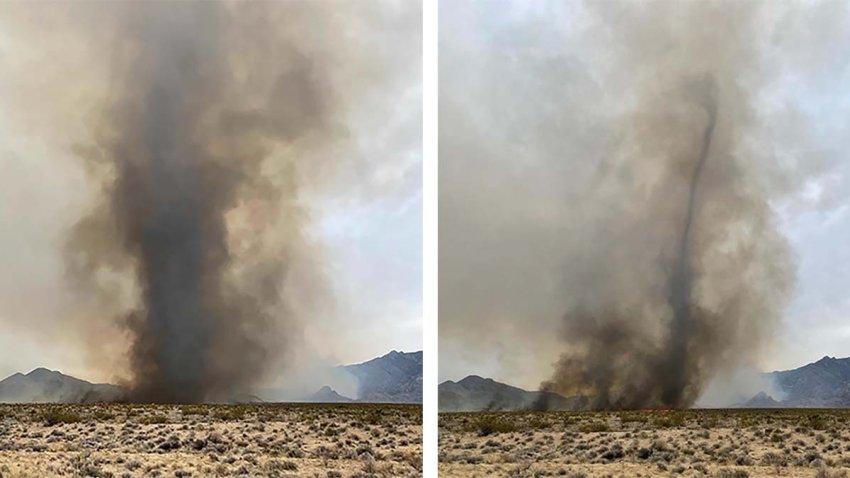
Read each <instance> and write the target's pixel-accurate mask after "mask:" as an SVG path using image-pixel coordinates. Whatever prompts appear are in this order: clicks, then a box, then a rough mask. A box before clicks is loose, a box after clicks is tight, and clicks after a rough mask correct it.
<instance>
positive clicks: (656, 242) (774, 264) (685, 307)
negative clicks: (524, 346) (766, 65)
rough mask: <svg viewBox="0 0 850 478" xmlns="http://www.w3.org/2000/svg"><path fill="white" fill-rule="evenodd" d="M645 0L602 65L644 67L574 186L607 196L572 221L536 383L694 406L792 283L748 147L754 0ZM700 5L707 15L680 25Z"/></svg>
mask: <svg viewBox="0 0 850 478" xmlns="http://www.w3.org/2000/svg"><path fill="white" fill-rule="evenodd" d="M621 6H623V5H621ZM645 6H646V8H645V9H643V8H632V7H631V6H627V7H623V9H622V11H621V12H619V13H620V14H621V15H622V16H620V17H618V18H619V19H620V21H622V22H623V23H624V24H626V25H627V27H626V28H625V30H624V31H625V33H624V34H623V37H622V38H620V40H621V41H622V43H618V44H617V50H618V51H617V54H616V58H617V62H618V63H617V64H615V65H614V66H613V70H614V71H617V72H622V73H625V72H627V71H634V70H633V69H632V65H635V64H636V63H638V62H639V63H642V65H641V67H640V68H643V66H646V67H647V68H652V69H654V71H653V72H652V74H647V70H641V71H643V72H644V75H635V76H634V77H632V79H633V81H634V82H635V89H634V90H633V91H634V92H635V96H634V98H633V99H630V101H629V103H628V106H627V107H626V108H624V109H623V111H622V112H621V113H620V114H619V118H617V119H616V120H614V121H615V124H616V127H617V128H619V140H618V142H617V143H616V144H615V145H614V147H613V148H612V150H611V151H610V152H608V153H607V154H608V155H609V156H608V157H607V158H605V159H603V160H602V162H601V164H600V167H599V168H598V169H597V171H596V173H595V179H594V181H595V183H594V186H595V191H592V192H590V193H589V197H586V198H585V200H586V201H588V202H590V203H594V202H595V203H597V204H607V205H608V206H607V207H599V208H593V207H587V208H586V209H585V211H584V214H582V215H581V216H580V217H581V221H577V222H576V223H575V224H573V227H575V228H581V229H585V228H591V229H593V230H595V231H598V234H594V235H592V236H591V237H592V238H594V239H593V240H592V241H589V242H585V243H583V244H579V245H578V247H579V248H580V250H581V255H578V256H576V257H575V258H574V261H573V262H570V263H568V264H567V267H568V268H569V269H570V271H569V272H568V274H572V273H573V272H572V271H575V274H580V273H581V274H585V275H584V277H583V278H582V279H581V281H579V279H578V278H576V280H575V281H573V280H567V282H568V283H569V284H570V286H571V288H570V289H569V290H567V291H565V293H566V295H567V296H568V300H567V311H566V313H565V315H564V318H563V340H564V352H563V353H562V355H561V357H560V359H559V361H558V363H557V364H556V368H555V372H554V374H553V375H552V376H551V378H550V379H549V380H547V381H545V382H544V383H543V384H542V388H544V389H546V390H550V391H555V392H559V393H562V394H567V395H571V394H583V395H587V396H589V397H591V403H592V406H593V407H595V408H644V407H665V408H681V407H688V406H690V405H692V404H693V403H694V401H695V400H696V399H697V398H698V397H699V393H700V392H701V390H702V389H703V388H704V386H705V384H706V382H707V380H709V379H710V378H712V377H713V376H714V375H715V374H716V373H717V371H718V370H720V369H721V368H723V367H726V366H730V365H734V364H735V363H738V362H740V361H742V360H744V359H746V358H747V357H748V356H749V354H753V353H756V351H757V350H758V349H759V347H760V346H761V345H762V344H763V343H764V342H765V340H766V339H768V338H769V336H770V332H771V330H772V329H773V328H774V327H775V326H776V325H777V324H778V322H779V318H780V313H781V310H782V307H783V306H784V304H785V302H786V300H787V298H788V294H789V291H790V284H791V283H792V282H793V268H792V267H791V263H790V258H789V252H788V248H787V246H786V243H785V240H784V238H783V236H782V235H781V234H780V232H779V230H778V225H777V221H776V220H775V218H774V213H773V209H772V208H771V205H770V203H769V201H770V199H771V197H772V196H774V195H775V194H774V191H772V190H771V187H772V186H771V184H770V183H769V182H768V181H764V180H761V178H760V177H759V176H760V172H759V166H758V163H757V161H755V160H754V158H753V156H752V153H751V152H748V151H747V146H748V143H747V141H748V140H749V139H750V138H749V136H750V135H752V134H753V130H754V129H755V126H756V124H755V120H754V115H753V112H752V103H753V101H754V98H755V91H756V90H755V88H756V87H757V86H758V84H759V81H761V77H760V75H759V71H758V65H757V57H756V56H755V55H754V54H753V48H754V46H755V44H756V42H757V40H758V37H757V35H756V34H755V32H756V29H755V28H754V26H755V25H756V23H757V19H758V15H757V14H758V5H757V4H749V3H748V4H728V3H710V2H706V3H698V4H697V3H684V4H668V3H664V2H651V3H648V4H646V5H645ZM591 10H593V6H591ZM599 10H600V11H596V12H594V13H595V14H600V15H603V16H604V15H610V14H612V12H611V11H609V10H606V7H601V8H600V9H599ZM703 15H705V18H710V19H711V24H712V28H711V29H710V30H709V29H703V28H697V27H696V26H695V25H696V24H694V28H690V27H685V26H684V25H690V24H691V23H690V21H696V19H697V18H700V17H701V16H703ZM672 18H677V19H678V20H677V22H673V21H672V20H670V21H669V22H668V19H672ZM638 38H643V41H638ZM602 235H604V238H603V237H602ZM589 271H593V272H589ZM544 406H545V404H544Z"/></svg>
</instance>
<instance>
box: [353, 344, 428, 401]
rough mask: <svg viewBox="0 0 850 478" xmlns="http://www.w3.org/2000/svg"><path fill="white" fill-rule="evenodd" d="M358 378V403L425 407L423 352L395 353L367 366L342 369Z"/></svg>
mask: <svg viewBox="0 0 850 478" xmlns="http://www.w3.org/2000/svg"><path fill="white" fill-rule="evenodd" d="M338 368H339V369H341V370H344V371H345V372H347V373H349V374H351V375H353V376H354V377H355V378H357V382H358V387H357V401H358V402H380V403H422V351H419V352H397V351H395V350H393V351H392V352H390V353H388V354H386V355H383V356H381V357H378V358H374V359H372V360H369V361H367V362H363V363H359V364H354V365H342V366H340V367H338Z"/></svg>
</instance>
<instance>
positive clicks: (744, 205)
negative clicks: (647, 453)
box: [440, 2, 847, 408]
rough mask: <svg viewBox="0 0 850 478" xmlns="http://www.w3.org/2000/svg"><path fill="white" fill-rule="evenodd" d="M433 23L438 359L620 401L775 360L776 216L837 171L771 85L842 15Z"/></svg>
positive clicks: (789, 73) (702, 8)
mask: <svg viewBox="0 0 850 478" xmlns="http://www.w3.org/2000/svg"><path fill="white" fill-rule="evenodd" d="M446 8H448V9H449V10H451V14H449V13H448V12H446V11H445V10H446ZM442 14H443V17H441V19H442V20H443V23H442V25H441V45H440V51H441V59H440V75H441V76H440V80H441V83H440V84H441V89H440V95H441V96H440V111H441V122H440V152H441V163H440V164H441V169H440V247H441V250H440V292H441V301H440V324H441V328H440V338H441V356H450V357H454V358H457V360H458V361H460V362H461V363H467V364H472V365H473V366H475V367H482V368H487V369H489V370H494V375H496V376H497V377H501V378H503V379H505V380H508V381H510V380H512V379H513V380H515V381H516V382H517V383H519V384H521V385H524V386H527V387H529V388H538V387H541V388H546V389H549V390H553V391H556V392H559V393H562V394H564V395H573V394H584V395H588V396H590V397H593V400H592V402H591V403H592V405H593V406H595V407H598V408H612V407H613V408H638V407H649V406H652V407H659V406H664V407H683V406H690V405H692V404H693V403H695V401H696V400H697V399H698V398H699V396H700V394H701V393H702V392H703V391H704V389H705V387H706V385H707V383H709V382H710V381H711V380H713V379H715V378H717V377H720V376H724V375H731V374H732V373H733V371H734V370H736V369H738V368H739V367H744V366H753V365H755V364H757V363H758V362H759V360H761V359H763V357H765V356H766V355H768V354H770V353H771V352H773V351H774V348H773V347H772V346H773V345H774V343H775V341H774V339H775V337H776V335H777V333H778V332H779V331H780V330H781V327H782V326H783V314H784V312H785V310H786V308H787V306H788V304H789V302H790V301H791V299H792V297H793V294H794V290H795V284H796V279H795V271H796V268H797V266H796V261H797V257H796V256H795V254H794V251H793V249H792V247H791V245H790V244H789V241H788V239H787V238H786V237H785V235H784V233H783V231H782V228H781V223H782V221H783V217H782V216H780V212H781V211H785V210H786V209H785V208H786V206H787V205H788V204H791V203H794V202H795V201H797V199H798V198H799V196H800V194H801V189H803V188H804V186H805V185H806V184H807V183H809V181H812V180H818V179H819V178H823V177H824V176H825V175H828V174H829V172H830V171H832V170H833V169H834V167H835V165H836V163H837V162H838V161H839V160H840V155H839V154H837V153H836V151H831V150H828V149H827V148H825V147H823V146H824V145H823V144H820V143H819V142H818V140H819V139H820V138H818V135H817V134H816V132H817V125H816V124H814V123H812V122H811V121H810V118H808V117H806V114H805V113H803V112H802V111H801V109H802V108H801V106H800V104H799V103H796V102H795V99H794V97H793V95H791V94H789V91H788V90H787V88H788V84H787V83H786V82H785V79H787V78H789V77H795V80H797V81H801V80H802V81H807V80H808V81H811V80H810V79H811V78H814V77H816V74H815V73H816V72H817V71H819V69H821V68H823V65H824V64H829V62H830V61H831V58H830V54H829V53H827V52H832V53H836V52H837V51H838V50H840V41H839V40H840V38H841V37H842V35H844V34H845V33H846V31H847V22H846V18H847V12H846V9H845V7H843V6H842V5H839V4H838V3H834V2H828V3H827V2H825V3H814V4H802V3H800V4H797V3H785V4H783V5H776V4H772V3H769V2H747V3H740V4H730V3H727V2H700V3H692V2H681V3H673V2H642V3H637V2H587V3H576V4H569V5H568V4H562V3H558V2H533V3H531V4H529V5H525V6H522V7H520V6H514V7H511V8H508V9H506V10H505V11H503V12H500V13H492V12H484V11H483V10H481V9H477V8H475V7H470V6H461V7H445V6H444V9H443V12H442ZM805 21H809V22H811V21H817V22H820V24H821V27H822V28H820V29H818V31H815V29H810V28H809V27H807V26H806V24H805V23H804V22H805ZM465 23H466V24H469V25H471V26H470V27H469V28H464V27H463V25H464V24H465ZM535 379H536V380H537V382H536V383H534V382H532V381H533V380H535Z"/></svg>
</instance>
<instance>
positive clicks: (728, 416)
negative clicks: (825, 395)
mask: <svg viewBox="0 0 850 478" xmlns="http://www.w3.org/2000/svg"><path fill="white" fill-rule="evenodd" d="M439 439H440V444H439V449H440V465H439V466H440V476H441V477H450V476H459V477H485V476H514V477H526V476H527V477H538V476H566V477H568V478H581V477H623V478H631V477H717V478H747V477H751V478H761V477H776V476H784V477H817V478H838V477H847V476H848V475H850V410H823V409H820V410H811V409H809V410H801V409H795V410H790V409H781V410H689V411H642V412H479V413H442V414H440V438H439Z"/></svg>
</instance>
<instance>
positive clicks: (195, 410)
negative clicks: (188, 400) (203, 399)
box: [180, 405, 210, 416]
mask: <svg viewBox="0 0 850 478" xmlns="http://www.w3.org/2000/svg"><path fill="white" fill-rule="evenodd" d="M180 413H181V414H182V415H183V416H189V415H209V414H210V411H209V409H208V408H207V407H204V406H202V405H182V406H181V407H180Z"/></svg>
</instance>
